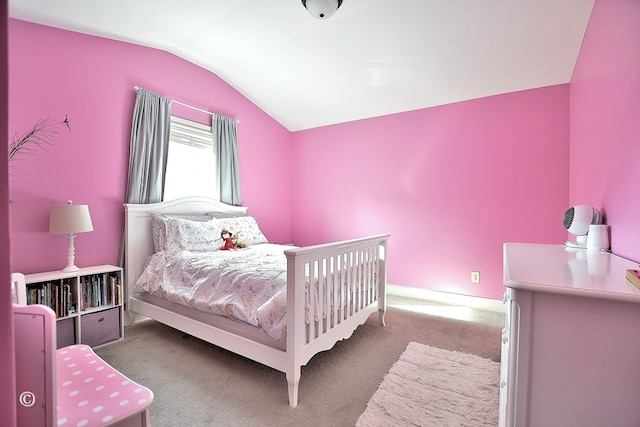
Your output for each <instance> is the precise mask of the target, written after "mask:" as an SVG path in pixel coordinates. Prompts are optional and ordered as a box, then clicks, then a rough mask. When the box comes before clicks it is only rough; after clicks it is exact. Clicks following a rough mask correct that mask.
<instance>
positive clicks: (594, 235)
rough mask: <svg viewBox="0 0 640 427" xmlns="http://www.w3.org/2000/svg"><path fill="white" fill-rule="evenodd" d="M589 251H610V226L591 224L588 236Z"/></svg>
mask: <svg viewBox="0 0 640 427" xmlns="http://www.w3.org/2000/svg"><path fill="white" fill-rule="evenodd" d="M587 249H592V250H607V249H609V226H608V225H604V224H591V225H590V226H589V234H587Z"/></svg>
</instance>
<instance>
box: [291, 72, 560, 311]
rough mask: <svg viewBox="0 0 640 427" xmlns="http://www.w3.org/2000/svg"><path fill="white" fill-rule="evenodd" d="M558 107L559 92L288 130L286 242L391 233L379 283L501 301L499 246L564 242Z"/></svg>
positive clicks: (524, 94)
mask: <svg viewBox="0 0 640 427" xmlns="http://www.w3.org/2000/svg"><path fill="white" fill-rule="evenodd" d="M568 101H569V88H568V85H560V86H554V87H548V88H543V89H538V90H531V91H523V92H517V93H510V94H506V95H500V96H494V97H489V98H484V99H478V100H474V101H468V102H461V103H457V104H452V105H447V106H443V107H437V108H429V109H424V110H419V111H414V112H409V113H403V114H397V115H391V116H386V117H380V118H374V119H369V120H362V121H358V122H352V123H346V124H341V125H336V126H330V127H325V128H319V129H312V130H308V131H304V132H298V133H296V134H294V145H293V160H294V169H293V171H294V172H293V173H294V177H295V178H294V180H293V205H292V206H293V207H292V219H293V226H292V234H293V238H294V241H295V242H296V243H298V244H308V243H317V242H324V241H330V240H334V239H344V238H352V237H356V236H361V235H366V234H372V233H390V234H391V239H390V243H389V259H390V262H389V282H390V283H393V284H398V285H405V286H413V287H417V288H425V289H432V290H439V291H447V292H454V293H460V294H468V295H475V296H483V297H489V298H501V296H502V294H503V293H504V286H503V284H502V244H503V243H504V242H506V241H523V242H547V243H562V242H564V239H565V237H566V232H565V230H564V228H563V227H562V215H563V213H564V211H565V210H566V208H567V200H568V187H567V182H568V164H569V149H568V144H567V141H568V137H569V135H568V132H569V128H568V113H567V110H568ZM472 270H476V271H480V273H481V283H480V284H471V282H470V275H471V271H472Z"/></svg>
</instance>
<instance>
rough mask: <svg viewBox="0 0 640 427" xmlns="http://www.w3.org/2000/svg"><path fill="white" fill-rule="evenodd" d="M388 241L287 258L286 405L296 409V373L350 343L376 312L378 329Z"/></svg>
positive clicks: (310, 250)
mask: <svg viewBox="0 0 640 427" xmlns="http://www.w3.org/2000/svg"><path fill="white" fill-rule="evenodd" d="M388 238H389V235H380V236H373V237H367V238H362V239H354V240H347V241H343V242H335V243H328V244H323V245H316V246H307V247H302V248H295V249H290V250H286V251H285V255H286V256H287V354H288V357H289V359H290V364H289V366H290V367H291V368H290V371H288V372H287V373H286V374H287V382H288V383H289V404H290V405H291V406H292V407H295V406H296V405H297V400H298V384H299V381H300V368H301V366H303V365H305V364H306V363H307V362H308V361H309V359H311V357H313V355H315V354H317V353H318V352H321V351H324V350H328V349H330V348H331V347H333V346H334V345H335V343H336V342H338V341H340V340H343V339H345V338H348V337H350V336H351V335H352V334H353V332H354V331H355V330H356V328H357V327H358V326H359V325H361V324H363V323H364V322H365V321H366V320H367V319H368V318H369V316H370V315H371V314H372V313H374V312H375V311H376V310H377V311H378V312H379V321H380V324H382V325H384V313H385V310H386V290H385V287H386V283H387V274H386V248H387V240H388Z"/></svg>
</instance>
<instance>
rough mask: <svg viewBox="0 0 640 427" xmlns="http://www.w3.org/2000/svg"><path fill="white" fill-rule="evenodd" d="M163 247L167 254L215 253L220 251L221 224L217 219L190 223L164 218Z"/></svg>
mask: <svg viewBox="0 0 640 427" xmlns="http://www.w3.org/2000/svg"><path fill="white" fill-rule="evenodd" d="M164 223H165V246H164V250H165V251H167V252H169V253H176V252H179V251H185V250H186V251H199V252H202V251H217V250H218V249H220V246H221V240H220V232H221V231H222V228H223V226H222V224H220V222H219V220H217V219H210V220H209V221H190V220H187V219H182V218H172V217H168V218H165V221H164Z"/></svg>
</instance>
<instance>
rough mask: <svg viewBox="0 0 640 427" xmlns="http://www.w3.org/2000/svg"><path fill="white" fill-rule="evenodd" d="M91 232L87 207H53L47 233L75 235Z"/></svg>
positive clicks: (91, 227) (70, 205)
mask: <svg viewBox="0 0 640 427" xmlns="http://www.w3.org/2000/svg"><path fill="white" fill-rule="evenodd" d="M87 231H93V224H92V223H91V215H90V214H89V206H87V205H73V204H71V201H69V202H68V204H67V205H65V206H53V207H52V208H51V215H50V217H49V233H51V234H76V233H85V232H87Z"/></svg>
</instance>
